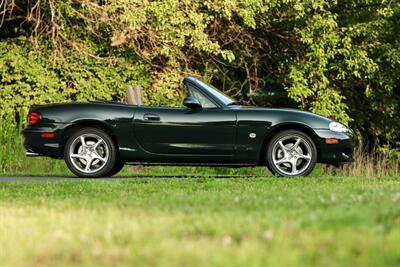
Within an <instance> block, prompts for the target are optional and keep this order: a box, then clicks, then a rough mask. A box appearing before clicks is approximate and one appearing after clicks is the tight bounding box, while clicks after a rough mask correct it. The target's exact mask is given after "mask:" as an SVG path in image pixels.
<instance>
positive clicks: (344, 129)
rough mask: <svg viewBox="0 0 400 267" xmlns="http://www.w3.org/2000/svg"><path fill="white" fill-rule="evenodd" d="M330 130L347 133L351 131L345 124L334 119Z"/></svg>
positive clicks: (330, 124)
mask: <svg viewBox="0 0 400 267" xmlns="http://www.w3.org/2000/svg"><path fill="white" fill-rule="evenodd" d="M329 130H331V131H334V132H339V133H345V132H347V131H349V128H347V127H346V126H344V125H343V124H341V123H338V122H336V121H332V122H330V123H329Z"/></svg>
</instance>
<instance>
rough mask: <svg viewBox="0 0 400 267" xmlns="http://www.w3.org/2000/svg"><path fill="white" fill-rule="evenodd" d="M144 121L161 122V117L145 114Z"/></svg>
mask: <svg viewBox="0 0 400 267" xmlns="http://www.w3.org/2000/svg"><path fill="white" fill-rule="evenodd" d="M143 120H145V121H160V116H158V115H157V114H144V115H143Z"/></svg>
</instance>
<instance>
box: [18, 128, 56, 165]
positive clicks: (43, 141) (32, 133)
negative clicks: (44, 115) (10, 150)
mask: <svg viewBox="0 0 400 267" xmlns="http://www.w3.org/2000/svg"><path fill="white" fill-rule="evenodd" d="M42 133H54V134H55V136H54V138H51V139H48V138H42V137H41V134H42ZM22 135H23V136H24V147H25V149H26V153H25V155H26V156H28V157H34V156H48V157H52V158H60V157H61V146H60V144H61V131H60V129H58V128H56V127H49V126H34V127H28V128H26V129H24V130H23V131H22Z"/></svg>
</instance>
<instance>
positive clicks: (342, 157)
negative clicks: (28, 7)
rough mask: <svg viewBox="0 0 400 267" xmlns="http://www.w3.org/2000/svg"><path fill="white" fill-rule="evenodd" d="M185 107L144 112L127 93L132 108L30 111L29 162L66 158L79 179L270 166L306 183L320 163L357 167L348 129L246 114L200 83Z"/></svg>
mask: <svg viewBox="0 0 400 267" xmlns="http://www.w3.org/2000/svg"><path fill="white" fill-rule="evenodd" d="M183 83H184V85H185V87H186V89H187V92H188V97H186V98H185V99H184V100H183V106H184V107H181V108H174V107H156V106H144V105H142V103H141V93H140V89H138V88H132V87H128V89H127V96H126V103H117V102H108V101H95V102H88V103H65V104H52V105H44V106H36V107H32V108H31V110H30V112H29V115H28V123H29V125H28V126H27V128H25V129H24V131H23V134H24V137H25V141H24V146H25V148H26V151H27V152H26V154H27V156H48V157H52V158H56V159H64V160H65V162H66V164H67V166H68V168H69V169H70V170H71V171H72V172H73V173H74V174H75V175H77V176H79V177H92V178H95V177H104V176H112V175H114V174H116V173H118V172H119V171H120V170H121V169H122V167H123V166H124V164H131V165H135V164H140V165H205V166H232V167H237V166H260V165H261V166H265V165H266V166H267V167H268V168H269V170H270V171H271V172H272V173H274V174H275V175H279V176H305V175H308V174H309V173H310V172H311V171H312V170H313V169H314V167H315V164H316V163H317V162H320V163H329V164H332V165H341V164H343V163H346V162H350V161H352V154H353V146H354V140H353V139H354V137H353V135H354V134H353V132H352V131H351V130H350V129H349V128H347V127H346V126H344V125H342V124H340V123H338V122H336V121H333V120H331V119H328V118H326V117H322V116H319V115H316V114H313V113H309V112H303V111H299V110H292V109H277V108H255V107H246V106H242V105H240V104H239V103H237V102H236V101H235V100H233V99H231V98H230V97H228V96H226V95H224V94H223V93H222V92H220V91H219V90H217V89H216V88H214V87H212V86H211V85H208V84H206V83H204V82H202V81H200V80H198V79H196V78H194V77H186V78H185V79H184V81H183Z"/></svg>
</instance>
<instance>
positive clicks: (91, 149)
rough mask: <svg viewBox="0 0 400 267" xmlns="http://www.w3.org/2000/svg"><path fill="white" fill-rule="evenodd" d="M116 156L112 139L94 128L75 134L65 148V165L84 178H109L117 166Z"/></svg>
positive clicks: (80, 130) (81, 130)
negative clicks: (108, 175)
mask: <svg viewBox="0 0 400 267" xmlns="http://www.w3.org/2000/svg"><path fill="white" fill-rule="evenodd" d="M82 138H83V139H82ZM82 140H83V143H84V144H82ZM116 154H117V153H116V148H115V144H114V142H113V140H112V139H111V137H110V136H109V135H108V134H107V133H106V132H104V131H103V130H101V129H98V128H92V127H90V128H89V127H88V128H82V129H79V130H76V131H75V132H73V133H72V134H71V135H70V137H69V138H68V139H67V141H66V143H65V146H64V160H65V163H66V164H67V166H68V168H69V169H70V171H71V172H73V173H74V174H75V175H76V176H78V177H82V178H99V177H104V176H107V174H109V173H111V171H112V170H113V167H114V166H115V163H116ZM87 163H89V167H87V165H88V164H87ZM92 166H93V168H91V167H92Z"/></svg>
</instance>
